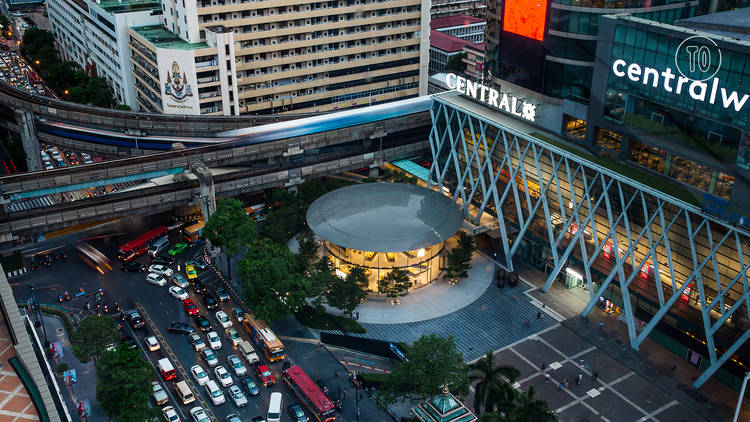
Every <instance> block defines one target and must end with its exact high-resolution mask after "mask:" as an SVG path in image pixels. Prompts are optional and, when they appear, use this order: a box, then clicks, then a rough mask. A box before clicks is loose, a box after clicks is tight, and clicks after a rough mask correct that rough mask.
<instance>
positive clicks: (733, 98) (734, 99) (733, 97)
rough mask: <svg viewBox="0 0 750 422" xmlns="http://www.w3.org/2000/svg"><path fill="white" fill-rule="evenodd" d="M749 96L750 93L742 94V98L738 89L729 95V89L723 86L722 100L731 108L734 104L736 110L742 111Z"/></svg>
mask: <svg viewBox="0 0 750 422" xmlns="http://www.w3.org/2000/svg"><path fill="white" fill-rule="evenodd" d="M748 97H750V95H748V94H745V95H743V96H742V99H741V100H740V99H739V97H738V95H737V91H732V93H731V94H729V96H727V90H726V89H724V88H721V100H722V102H723V103H724V108H729V106H731V105H732V104H734V110H735V111H740V110H742V107H743V106H744V105H745V101H747V99H748Z"/></svg>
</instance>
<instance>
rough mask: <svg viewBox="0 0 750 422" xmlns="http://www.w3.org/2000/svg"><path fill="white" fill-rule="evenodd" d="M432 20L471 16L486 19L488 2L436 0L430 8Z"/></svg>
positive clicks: (480, 0) (479, 0)
mask: <svg viewBox="0 0 750 422" xmlns="http://www.w3.org/2000/svg"><path fill="white" fill-rule="evenodd" d="M430 14H431V15H432V19H436V18H444V17H448V16H458V15H471V16H474V17H477V18H482V19H484V18H485V16H486V14H487V0H434V1H433V2H432V3H431V6H430Z"/></svg>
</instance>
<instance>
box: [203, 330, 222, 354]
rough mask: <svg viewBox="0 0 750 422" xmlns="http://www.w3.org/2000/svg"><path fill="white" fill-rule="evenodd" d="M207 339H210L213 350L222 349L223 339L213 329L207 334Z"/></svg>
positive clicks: (209, 343) (209, 342)
mask: <svg viewBox="0 0 750 422" xmlns="http://www.w3.org/2000/svg"><path fill="white" fill-rule="evenodd" d="M206 339H207V340H208V346H209V347H210V348H211V350H218V349H221V339H220V338H219V335H218V334H216V331H211V332H209V333H208V334H206Z"/></svg>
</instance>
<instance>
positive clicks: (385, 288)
mask: <svg viewBox="0 0 750 422" xmlns="http://www.w3.org/2000/svg"><path fill="white" fill-rule="evenodd" d="M413 284H414V283H412V281H411V278H409V273H408V272H407V271H406V270H402V269H400V268H395V269H393V270H391V272H389V273H388V275H387V276H385V277H383V278H382V279H380V280H379V281H378V293H382V294H384V295H386V296H387V297H392V298H395V297H399V296H406V295H407V294H409V289H410V288H411V286H412V285H413Z"/></svg>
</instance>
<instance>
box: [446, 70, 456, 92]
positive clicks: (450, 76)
mask: <svg viewBox="0 0 750 422" xmlns="http://www.w3.org/2000/svg"><path fill="white" fill-rule="evenodd" d="M451 81H453V83H451ZM445 84H446V85H448V88H450V89H456V75H455V74H453V73H449V74H447V75H445Z"/></svg>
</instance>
